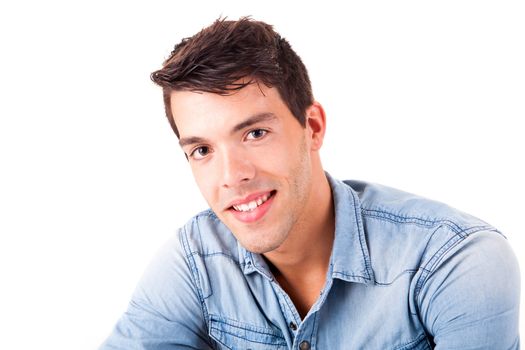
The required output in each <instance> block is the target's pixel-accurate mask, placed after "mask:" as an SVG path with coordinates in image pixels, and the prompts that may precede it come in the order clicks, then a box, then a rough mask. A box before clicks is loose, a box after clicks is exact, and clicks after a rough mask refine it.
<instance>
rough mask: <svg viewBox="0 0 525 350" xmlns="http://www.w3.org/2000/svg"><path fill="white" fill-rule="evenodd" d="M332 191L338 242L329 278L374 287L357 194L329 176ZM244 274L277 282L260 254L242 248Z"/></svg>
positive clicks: (335, 245) (331, 259) (335, 242)
mask: <svg viewBox="0 0 525 350" xmlns="http://www.w3.org/2000/svg"><path fill="white" fill-rule="evenodd" d="M326 177H327V178H328V182H329V183H330V187H331V189H332V196H333V201H334V210H335V240H334V246H333V248H332V255H331V257H330V268H329V274H330V275H331V276H332V278H338V279H341V280H344V281H348V282H361V283H372V282H373V281H374V273H373V271H372V267H371V263H370V256H369V253H368V247H367V244H366V238H365V231H364V229H363V221H362V217H361V204H360V201H359V197H358V196H357V193H356V192H355V191H354V190H353V189H352V188H351V187H350V186H348V185H347V184H345V183H344V182H341V181H339V180H336V179H334V178H332V177H331V176H330V175H329V174H328V173H326ZM238 248H239V256H240V257H241V260H242V259H243V258H244V261H241V265H242V266H243V272H244V274H245V275H248V274H250V273H252V272H255V271H257V272H259V273H261V274H262V275H263V276H265V277H266V278H268V279H269V280H273V275H272V273H271V272H270V269H269V267H268V265H267V263H266V261H265V260H264V258H263V257H262V255H260V254H255V253H251V252H249V251H248V250H246V249H245V248H244V247H242V246H241V245H240V244H238Z"/></svg>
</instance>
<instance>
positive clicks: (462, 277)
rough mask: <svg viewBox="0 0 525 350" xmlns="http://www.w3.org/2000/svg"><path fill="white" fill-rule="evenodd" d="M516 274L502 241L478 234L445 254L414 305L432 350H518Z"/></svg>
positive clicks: (514, 262)
mask: <svg viewBox="0 0 525 350" xmlns="http://www.w3.org/2000/svg"><path fill="white" fill-rule="evenodd" d="M519 298H520V275H519V268H518V263H517V260H516V258H515V256H514V253H513V252H512V250H511V249H510V246H509V244H508V242H507V240H506V239H504V238H503V237H502V236H500V235H499V234H497V233H495V232H478V233H474V234H472V235H471V236H470V237H468V238H466V239H465V241H463V242H462V243H461V244H460V246H458V247H456V248H455V249H454V251H453V252H451V253H447V254H445V256H444V260H443V261H441V262H440V264H439V266H438V267H437V269H436V270H435V271H433V272H432V274H431V276H430V277H429V279H428V280H427V281H426V282H425V284H424V286H423V288H422V290H421V292H420V294H419V296H418V302H419V303H418V304H419V308H420V313H421V318H422V321H423V323H424V324H425V326H426V328H427V331H428V332H429V333H430V335H431V336H433V338H434V343H435V344H436V349H447V350H452V349H458V350H459V349H461V350H467V349H519V330H518V319H519Z"/></svg>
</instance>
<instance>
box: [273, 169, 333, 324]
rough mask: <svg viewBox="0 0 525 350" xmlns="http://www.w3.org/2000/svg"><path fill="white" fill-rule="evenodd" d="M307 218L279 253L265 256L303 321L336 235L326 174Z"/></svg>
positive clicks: (322, 281)
mask: <svg viewBox="0 0 525 350" xmlns="http://www.w3.org/2000/svg"><path fill="white" fill-rule="evenodd" d="M308 202H309V203H308V205H309V206H310V207H309V208H308V209H309V210H305V215H304V217H302V218H300V222H298V223H296V225H295V227H294V230H293V232H290V235H289V236H288V238H287V240H286V241H285V242H284V244H283V245H282V246H281V247H279V248H278V249H276V250H274V251H272V252H269V253H266V254H264V256H265V258H266V259H267V261H268V262H269V263H270V267H271V269H272V272H273V274H274V276H275V278H276V279H277V281H278V282H279V284H280V285H281V287H282V288H283V289H284V290H285V291H286V292H287V293H288V295H289V296H290V297H291V298H292V300H293V302H294V304H295V306H296V308H297V310H298V311H299V313H300V315H301V317H304V316H305V315H306V313H307V312H308V310H309V309H310V307H311V306H312V305H313V303H314V302H315V301H316V300H317V297H318V296H319V293H320V291H321V290H322V288H323V286H324V284H325V280H326V273H327V270H328V265H329V262H330V256H331V252H332V246H333V241H334V232H335V214H334V204H333V198H332V192H331V189H330V185H329V183H328V179H327V178H326V175H325V174H324V173H323V174H322V178H321V179H320V181H318V182H317V185H316V186H315V189H313V190H312V195H311V198H310V200H309V201H308Z"/></svg>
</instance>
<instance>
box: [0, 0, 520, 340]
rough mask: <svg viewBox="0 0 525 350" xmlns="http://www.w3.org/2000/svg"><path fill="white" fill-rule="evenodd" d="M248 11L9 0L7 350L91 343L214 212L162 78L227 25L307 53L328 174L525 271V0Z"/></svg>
mask: <svg viewBox="0 0 525 350" xmlns="http://www.w3.org/2000/svg"><path fill="white" fill-rule="evenodd" d="M253 3H254V4H253V5H251V4H250V2H248V1H238V2H237V1H236V2H233V1H232V2H226V1H225V2H224V3H221V2H219V1H189V2H181V1H162V2H158V1H150V2H145V1H143V2H138V1H84V2H81V1H63V2H58V1H17V2H15V1H12V2H11V4H7V2H2V5H0V101H1V102H0V286H1V287H0V348H1V349H94V348H96V347H97V346H98V345H99V344H100V343H101V342H102V341H103V339H104V338H105V337H106V336H107V335H108V333H109V332H110V331H111V329H112V327H113V325H114V323H115V322H116V321H117V319H118V317H119V316H120V314H121V313H122V312H123V311H124V310H125V308H126V305H127V303H128V301H129V298H130V295H131V293H132V291H133V288H134V286H135V284H136V283H137V281H138V279H139V277H140V275H141V274H142V271H143V270H144V268H145V267H146V265H147V263H148V262H149V261H150V259H151V258H152V256H153V255H154V253H155V251H156V250H157V249H158V248H159V247H160V245H161V244H162V243H163V242H164V241H166V240H167V239H168V238H169V237H170V236H171V235H172V234H173V232H174V231H175V229H176V228H177V227H179V226H181V225H182V224H183V223H184V222H185V221H186V220H187V219H189V218H190V216H192V215H193V214H195V213H196V212H197V211H199V210H201V209H203V208H205V207H206V204H205V203H204V201H203V200H202V199H201V198H200V194H199V193H198V190H197V188H196V187H195V185H194V183H193V180H192V177H191V173H190V171H189V169H188V166H187V164H186V162H185V160H184V157H183V156H182V153H181V151H180V150H179V149H178V146H177V140H176V138H175V136H174V135H173V134H172V132H171V130H170V128H169V125H168V123H167V121H166V120H165V117H164V114H163V113H164V112H163V106H162V97H161V91H160V89H159V88H157V87H156V86H154V85H153V83H151V82H150V81H149V74H150V73H151V72H152V71H153V70H155V69H157V68H160V66H161V63H162V61H163V59H164V58H166V57H167V56H168V55H169V53H170V51H171V49H172V47H173V45H174V44H175V43H177V42H178V41H179V40H180V39H181V38H183V37H186V36H190V35H192V34H194V33H195V32H196V31H198V30H199V29H201V28H202V27H203V26H206V25H208V24H210V23H211V22H212V21H213V20H214V19H216V18H217V17H219V16H220V15H224V16H228V17H229V18H232V19H236V18H238V17H239V16H242V15H250V14H251V15H253V16H254V18H256V19H260V20H264V21H266V22H268V23H271V24H274V25H275V27H276V29H277V31H279V32H280V33H281V34H282V35H283V36H284V37H286V38H287V39H288V40H289V41H290V42H291V43H292V45H293V47H294V48H295V50H296V51H297V52H298V53H299V55H300V56H301V57H302V58H303V60H304V62H305V64H306V65H307V67H308V68H309V71H310V74H311V78H312V82H313V86H314V94H315V96H316V98H317V99H318V100H319V101H320V102H321V103H322V104H323V105H324V106H325V109H326V111H327V115H328V134H327V137H326V142H325V146H324V149H323V151H322V156H323V160H324V166H325V168H326V169H327V170H328V171H329V172H331V173H332V175H335V176H336V177H338V178H341V179H348V178H354V179H363V180H368V181H374V182H380V183H383V184H387V185H390V186H394V187H398V188H401V189H404V190H407V191H410V192H415V193H418V194H421V195H424V196H427V197H430V198H434V199H438V200H441V201H444V202H447V203H449V204H451V205H452V206H454V207H457V208H459V209H461V210H463V211H467V212H470V213H472V214H474V215H476V216H479V217H481V218H483V219H484V220H486V221H488V222H489V223H492V224H493V225H495V226H497V227H498V228H500V229H501V230H502V231H503V232H505V233H506V234H507V236H508V238H509V240H510V242H511V244H512V245H513V246H514V248H515V251H516V254H517V255H518V256H519V259H520V261H521V266H522V269H525V258H524V255H525V246H524V244H523V243H524V238H523V233H524V232H523V231H524V228H523V226H524V225H523V223H522V222H523V216H524V214H523V209H525V208H524V204H523V203H524V201H525V189H524V185H523V179H524V178H525V171H524V170H523V163H524V156H523V150H524V149H525V141H524V136H523V134H524V131H525V130H524V129H525V128H524V127H523V124H522V121H523V119H524V117H525V105H524V99H525V69H524V65H525V64H524V62H525V52H524V44H525V20H524V18H525V9H524V3H523V2H522V1H501V0H500V1H458V0H456V1H434V2H426V1H390V2H375V1H374V2H372V1H369V2H363V1H362V2H359V4H354V3H349V4H348V5H345V6H344V7H343V6H342V5H341V4H342V3H343V2H340V3H336V2H329V1H322V2H319V1H317V2H314V3H308V2H297V3H296V4H295V5H294V4H291V3H290V2H285V1H264V2H259V1H257V2H253ZM15 4H16V5H15ZM522 323H523V322H522ZM522 329H523V327H522Z"/></svg>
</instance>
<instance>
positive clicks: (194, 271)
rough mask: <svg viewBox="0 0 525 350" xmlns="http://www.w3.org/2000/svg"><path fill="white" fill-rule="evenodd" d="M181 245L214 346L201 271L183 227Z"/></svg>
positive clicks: (209, 337)
mask: <svg viewBox="0 0 525 350" xmlns="http://www.w3.org/2000/svg"><path fill="white" fill-rule="evenodd" d="M199 234H200V233H199ZM180 243H181V245H182V248H183V249H184V252H185V254H184V255H185V258H186V261H187V262H188V265H189V267H190V272H191V277H192V278H191V280H192V283H193V286H194V288H195V289H196V290H197V295H198V296H199V299H200V304H201V311H202V316H203V319H204V322H205V323H206V328H207V332H206V334H207V335H208V339H209V340H210V343H211V344H213V343H214V342H215V341H214V340H213V339H212V338H211V336H210V334H209V333H210V321H209V316H208V315H209V314H208V309H207V307H206V303H205V298H204V295H203V292H202V290H201V288H200V287H199V282H198V277H199V276H198V274H199V270H198V268H197V264H196V263H195V260H194V258H193V254H192V252H191V249H190V247H189V242H188V232H187V231H186V228H185V227H183V228H182V229H181V234H180Z"/></svg>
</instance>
